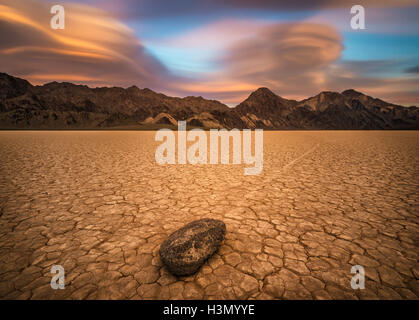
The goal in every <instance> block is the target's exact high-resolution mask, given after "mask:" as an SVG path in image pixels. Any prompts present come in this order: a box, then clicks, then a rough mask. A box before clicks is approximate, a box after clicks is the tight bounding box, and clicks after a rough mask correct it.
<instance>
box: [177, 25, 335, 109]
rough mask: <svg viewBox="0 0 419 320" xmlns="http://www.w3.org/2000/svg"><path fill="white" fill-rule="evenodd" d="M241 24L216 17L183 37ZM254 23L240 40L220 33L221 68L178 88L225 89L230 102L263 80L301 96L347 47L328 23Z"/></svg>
mask: <svg viewBox="0 0 419 320" xmlns="http://www.w3.org/2000/svg"><path fill="white" fill-rule="evenodd" d="M240 25H241V23H239V22H237V21H234V20H231V21H223V22H218V23H216V24H215V26H207V27H206V28H205V29H203V30H201V31H202V37H201V36H200V35H198V34H196V33H195V34H194V37H191V36H190V35H188V36H186V37H184V38H183V40H184V41H183V42H185V41H186V40H187V39H200V40H195V41H202V40H203V41H205V39H211V38H212V37H213V36H215V35H216V34H217V32H216V31H217V30H219V29H220V26H222V29H223V30H235V29H236V27H237V26H240ZM252 26H253V29H252V32H250V33H247V36H246V37H241V38H239V40H237V41H230V42H228V41H224V40H223V39H224V38H226V37H227V36H225V35H224V34H223V33H218V34H219V37H220V38H221V40H220V43H222V44H223V45H222V47H223V48H222V50H221V52H222V53H221V56H219V57H218V58H215V59H216V65H217V66H218V68H217V70H216V71H214V72H212V73H211V74H207V75H206V76H205V77H201V81H199V80H196V81H194V82H192V83H179V84H178V85H177V87H178V89H179V90H189V91H196V92H201V93H200V94H203V95H204V96H207V95H210V96H211V97H213V96H216V95H217V94H222V95H223V98H224V100H223V101H225V102H228V103H231V104H234V103H238V102H240V101H241V100H243V99H244V98H245V97H246V96H247V95H248V94H249V91H251V90H255V89H257V88H259V87H262V86H265V87H269V88H271V89H272V90H274V91H276V92H277V93H279V94H284V95H287V96H288V97H293V98H303V97H306V96H307V94H311V93H317V92H318V90H319V89H321V88H322V87H323V85H324V82H325V78H326V70H327V68H328V67H329V66H330V65H331V64H332V63H333V62H334V61H336V60H337V59H339V57H340V55H341V52H342V49H343V46H342V39H341V37H340V35H339V33H338V32H337V31H336V30H335V29H334V28H331V27H328V26H326V25H321V24H313V23H280V24H269V25H267V24H256V23H253V24H252ZM210 31H212V32H210ZM244 33H246V32H244ZM202 79H204V80H202ZM229 92H230V93H231V94H230V96H229V94H228V93H229Z"/></svg>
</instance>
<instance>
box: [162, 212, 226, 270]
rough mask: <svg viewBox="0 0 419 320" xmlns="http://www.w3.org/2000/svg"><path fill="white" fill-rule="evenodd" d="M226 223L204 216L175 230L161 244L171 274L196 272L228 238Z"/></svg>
mask: <svg viewBox="0 0 419 320" xmlns="http://www.w3.org/2000/svg"><path fill="white" fill-rule="evenodd" d="M225 233H226V226H225V224H224V222H222V221H220V220H215V219H200V220H196V221H192V222H191V223H188V224H187V225H186V226H184V227H183V228H181V229H179V230H177V231H175V232H174V233H172V234H171V235H170V236H169V238H168V239H167V240H166V241H164V242H163V244H162V245H161V247H160V257H161V259H162V261H163V263H164V264H165V265H166V266H167V268H168V269H169V270H170V272H171V273H173V274H175V275H178V276H187V275H191V274H194V273H195V272H196V271H198V269H199V268H200V267H201V266H202V265H203V264H204V262H205V261H206V260H208V258H209V257H211V256H212V255H213V254H214V253H215V251H217V249H218V247H219V246H220V244H221V242H222V241H223V240H224V236H225Z"/></svg>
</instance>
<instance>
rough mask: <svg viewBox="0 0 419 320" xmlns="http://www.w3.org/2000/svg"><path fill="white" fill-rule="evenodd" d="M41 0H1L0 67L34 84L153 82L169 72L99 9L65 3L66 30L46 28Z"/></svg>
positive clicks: (47, 10)
mask: <svg viewBox="0 0 419 320" xmlns="http://www.w3.org/2000/svg"><path fill="white" fill-rule="evenodd" d="M50 7H51V5H48V4H47V3H45V2H42V1H40V0H14V1H12V2H11V1H4V0H0V29H1V33H2V36H1V38H0V70H2V71H3V72H7V73H10V74H13V75H17V76H21V77H24V78H26V79H28V80H30V81H32V82H34V83H41V82H42V83H43V82H48V81H53V80H61V81H73V82H76V83H77V82H78V83H87V84H89V85H94V86H97V85H123V86H130V85H132V84H137V85H140V86H150V87H158V86H159V83H161V82H162V79H163V78H168V77H169V75H168V74H167V71H166V69H165V67H164V66H163V65H162V64H161V63H160V62H159V61H158V60H156V59H155V58H154V57H152V56H151V55H149V54H148V53H147V51H146V50H145V48H144V46H143V45H142V44H141V43H140V41H139V40H138V39H137V38H136V37H135V35H134V33H133V32H132V31H131V30H130V29H129V28H128V27H126V26H125V25H124V24H122V23H120V22H119V21H117V20H116V19H114V18H113V17H112V16H111V15H109V14H108V13H106V12H104V11H101V10H99V9H96V8H93V7H90V6H86V5H79V4H71V3H70V4H65V5H64V8H65V13H66V16H65V29H64V30H53V29H51V27H50V19H51V18H52V16H53V15H52V14H50Z"/></svg>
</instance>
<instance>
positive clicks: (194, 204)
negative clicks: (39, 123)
mask: <svg viewBox="0 0 419 320" xmlns="http://www.w3.org/2000/svg"><path fill="white" fill-rule="evenodd" d="M154 135H155V133H154V132H0V152H1V163H0V170H1V171H0V172H1V174H0V210H1V211H0V298H2V299H278V298H279V299H418V297H419V282H418V277H419V264H418V255H419V250H418V246H419V225H418V224H419V218H418V214H419V210H418V203H419V201H418V197H419V195H418V194H419V193H418V184H419V181H418V176H419V170H418V168H419V166H418V162H419V132H373V131H370V132H365V131H364V132H363V131H357V132H353V131H352V132H344V131H341V132H336V131H334V132H333V131H324V132H265V133H264V169H263V172H262V174H261V175H259V176H244V174H243V166H240V165H239V166H237V165H212V166H211V165H201V166H192V165H171V166H159V165H157V164H156V163H155V159H154V152H155V148H156V147H157V145H158V144H159V143H157V142H155V141H154ZM205 217H208V218H215V219H221V220H223V221H224V222H225V224H226V226H227V234H226V239H225V240H224V243H223V244H222V246H221V247H220V250H219V251H218V253H217V254H215V255H214V256H213V257H212V258H211V259H210V260H209V261H207V262H206V263H205V264H204V265H203V267H202V268H201V269H200V270H199V272H198V273H196V274H195V275H193V276H189V277H181V278H176V277H174V276H172V275H170V274H169V273H168V271H167V269H166V268H165V267H163V266H162V262H161V260H160V258H159V256H158V249H159V246H160V244H161V243H162V242H163V241H164V240H165V239H166V238H167V236H168V235H169V234H171V233H172V232H173V231H175V230H176V229H178V228H180V227H182V226H183V225H185V224H186V223H188V222H190V221H193V220H196V219H200V218H205ZM55 264H59V265H62V266H63V267H64V269H65V285H66V286H65V289H64V290H53V289H51V286H50V281H51V277H52V275H51V274H50V270H51V266H52V265H55ZM356 264H359V265H362V266H364V267H365V272H366V282H365V286H366V289H365V290H353V289H351V286H350V279H351V277H352V276H353V275H352V274H351V273H350V269H351V266H353V265H356Z"/></svg>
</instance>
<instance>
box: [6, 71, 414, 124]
mask: <svg viewBox="0 0 419 320" xmlns="http://www.w3.org/2000/svg"><path fill="white" fill-rule="evenodd" d="M178 120H186V121H187V125H188V126H192V127H202V128H228V129H231V128H239V129H244V128H250V129H253V128H262V129H277V130H321V129H331V130H332V129H333V130H341V129H348V130H358V129H361V130H377V129H378V130H380V129H415V130H417V129H419V108H417V107H415V106H411V107H404V106H400V105H396V104H392V103H388V102H385V101H383V100H380V99H377V98H372V97H370V96H368V95H365V94H363V93H361V92H358V91H355V90H352V89H350V90H345V91H343V92H341V93H339V92H330V91H324V92H321V93H319V94H318V95H316V96H314V97H311V98H308V99H304V100H301V101H296V100H288V99H285V98H282V97H280V96H278V95H276V94H275V93H273V92H272V91H270V90H269V89H268V88H259V89H257V90H256V91H254V92H252V93H251V94H250V96H249V97H248V98H247V99H246V100H244V101H243V102H242V103H240V104H238V105H237V106H236V107H234V108H230V107H228V106H227V105H225V104H223V103H221V102H219V101H216V100H207V99H204V98H202V97H185V98H176V97H169V96H166V95H164V94H161V93H156V92H154V91H152V90H150V89H147V88H145V89H140V88H138V87H136V86H132V87H129V88H126V89H124V88H119V87H101V88H89V87H88V86H85V85H75V84H72V83H68V82H63V83H58V82H50V83H47V84H44V85H42V86H33V85H31V84H30V83H29V82H28V81H26V80H24V79H21V78H17V77H13V76H10V75H8V74H6V73H0V129H46V130H48V129H112V128H134V129H141V128H143V129H147V128H149V129H150V128H151V129H153V128H158V127H165V126H167V127H172V126H176V125H177V121H178Z"/></svg>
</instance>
